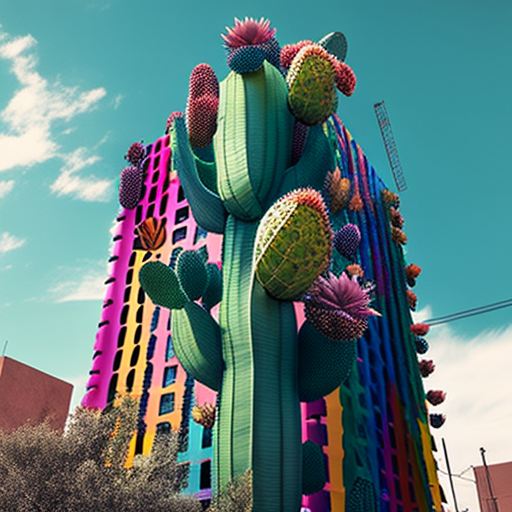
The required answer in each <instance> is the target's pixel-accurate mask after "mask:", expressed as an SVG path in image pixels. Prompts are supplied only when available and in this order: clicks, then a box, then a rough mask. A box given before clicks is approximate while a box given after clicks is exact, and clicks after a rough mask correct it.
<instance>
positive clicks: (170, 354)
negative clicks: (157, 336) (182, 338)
mask: <svg viewBox="0 0 512 512" xmlns="http://www.w3.org/2000/svg"><path fill="white" fill-rule="evenodd" d="M171 357H174V346H173V344H172V336H171V335H170V334H169V335H168V336H167V349H166V351H165V360H166V361H169V359H171Z"/></svg>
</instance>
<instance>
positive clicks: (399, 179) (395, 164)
mask: <svg viewBox="0 0 512 512" xmlns="http://www.w3.org/2000/svg"><path fill="white" fill-rule="evenodd" d="M373 108H374V110H375V115H376V116H377V121H379V128H380V133H381V134H382V140H383V141H384V146H385V147H386V153H387V154H388V159H389V164H390V165H391V170H392V171H393V177H394V178H395V183H396V188H397V189H398V192H403V191H404V190H406V189H407V183H406V182H405V176H404V173H403V171H402V164H401V163H400V158H398V151H397V149H396V144H395V138H394V137H393V131H392V130H391V123H390V122H389V117H388V113H387V110H386V106H385V105H384V102H383V101H381V102H380V103H375V105H373Z"/></svg>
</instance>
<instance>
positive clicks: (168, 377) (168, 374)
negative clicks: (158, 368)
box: [162, 366, 178, 388]
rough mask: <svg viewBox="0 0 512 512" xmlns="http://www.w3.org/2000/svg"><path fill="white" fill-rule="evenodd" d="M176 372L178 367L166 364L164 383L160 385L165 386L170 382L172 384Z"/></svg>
mask: <svg viewBox="0 0 512 512" xmlns="http://www.w3.org/2000/svg"><path fill="white" fill-rule="evenodd" d="M177 373H178V367H177V366H168V367H167V368H165V370H164V383H163V384H162V386H163V387H164V388H166V387H167V386H170V385H171V384H174V383H175V382H176V374H177Z"/></svg>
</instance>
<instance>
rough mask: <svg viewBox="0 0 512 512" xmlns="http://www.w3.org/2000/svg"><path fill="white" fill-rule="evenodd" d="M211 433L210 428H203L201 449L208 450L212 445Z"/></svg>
mask: <svg viewBox="0 0 512 512" xmlns="http://www.w3.org/2000/svg"><path fill="white" fill-rule="evenodd" d="M212 438H213V431H212V429H211V428H203V441H202V443H201V448H210V446H211V445H212Z"/></svg>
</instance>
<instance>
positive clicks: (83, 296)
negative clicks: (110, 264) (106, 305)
mask: <svg viewBox="0 0 512 512" xmlns="http://www.w3.org/2000/svg"><path fill="white" fill-rule="evenodd" d="M105 279H106V276H105V271H104V270H102V271H100V270H89V271H86V272H84V273H83V275H82V276H80V277H77V278H76V279H71V280H66V281H62V282H61V283H59V284H58V285H56V286H54V287H53V288H51V289H50V292H51V293H52V294H53V295H54V296H55V297H56V298H55V302H73V301H82V300H102V299H104V297H105V285H104V281H105Z"/></svg>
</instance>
